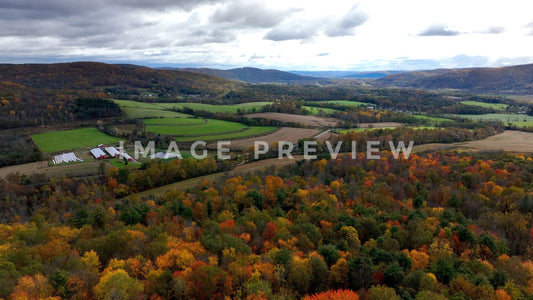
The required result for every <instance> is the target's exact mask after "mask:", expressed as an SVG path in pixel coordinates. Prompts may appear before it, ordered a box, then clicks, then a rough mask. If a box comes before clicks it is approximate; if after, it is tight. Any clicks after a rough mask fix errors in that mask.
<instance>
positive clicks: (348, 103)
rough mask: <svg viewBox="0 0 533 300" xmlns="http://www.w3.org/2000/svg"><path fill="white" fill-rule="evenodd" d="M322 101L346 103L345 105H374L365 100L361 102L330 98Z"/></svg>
mask: <svg viewBox="0 0 533 300" xmlns="http://www.w3.org/2000/svg"><path fill="white" fill-rule="evenodd" d="M320 103H331V104H338V105H344V106H367V105H373V104H371V103H365V102H359V101H348V100H328V101H320Z"/></svg>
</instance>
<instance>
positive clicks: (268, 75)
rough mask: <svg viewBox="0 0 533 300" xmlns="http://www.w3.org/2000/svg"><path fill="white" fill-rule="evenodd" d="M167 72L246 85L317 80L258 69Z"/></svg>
mask: <svg viewBox="0 0 533 300" xmlns="http://www.w3.org/2000/svg"><path fill="white" fill-rule="evenodd" d="M162 69H167V70H181V71H187V72H193V73H200V74H206V75H211V76H217V77H222V78H226V79H231V80H240V81H244V82H248V83H267V82H295V81H306V80H316V79H318V78H315V77H310V76H302V75H297V74H293V73H289V72H284V71H280V70H273V69H267V70H265V69H258V68H250V67H245V68H235V69H229V70H220V69H210V68H180V69H175V68H162Z"/></svg>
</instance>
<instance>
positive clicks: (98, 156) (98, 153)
mask: <svg viewBox="0 0 533 300" xmlns="http://www.w3.org/2000/svg"><path fill="white" fill-rule="evenodd" d="M89 152H91V154H92V155H93V156H94V158H96V159H105V158H107V156H106V155H105V152H104V151H102V149H100V148H94V149H91V150H89Z"/></svg>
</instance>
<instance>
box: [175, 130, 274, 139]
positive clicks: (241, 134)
mask: <svg viewBox="0 0 533 300" xmlns="http://www.w3.org/2000/svg"><path fill="white" fill-rule="evenodd" d="M274 130H276V127H271V126H264V127H259V126H252V127H249V128H248V129H246V130H243V131H239V132H233V133H224V134H217V135H199V136H194V137H178V138H176V140H177V141H179V142H190V141H214V140H217V141H224V140H231V139H239V138H247V137H251V136H257V135H262V134H267V133H269V132H272V131H274Z"/></svg>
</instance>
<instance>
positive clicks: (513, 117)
mask: <svg viewBox="0 0 533 300" xmlns="http://www.w3.org/2000/svg"><path fill="white" fill-rule="evenodd" d="M447 116H450V117H455V118H467V119H471V120H485V121H490V120H500V121H502V122H503V123H505V124H507V123H512V124H513V125H516V126H519V127H524V126H530V125H531V124H532V122H533V116H529V115H519V114H485V115H457V114H454V115H447Z"/></svg>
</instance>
